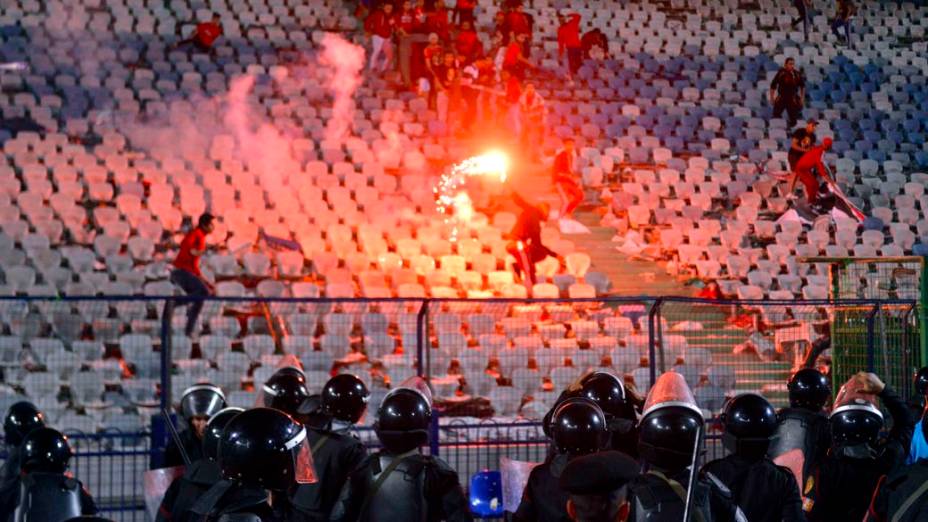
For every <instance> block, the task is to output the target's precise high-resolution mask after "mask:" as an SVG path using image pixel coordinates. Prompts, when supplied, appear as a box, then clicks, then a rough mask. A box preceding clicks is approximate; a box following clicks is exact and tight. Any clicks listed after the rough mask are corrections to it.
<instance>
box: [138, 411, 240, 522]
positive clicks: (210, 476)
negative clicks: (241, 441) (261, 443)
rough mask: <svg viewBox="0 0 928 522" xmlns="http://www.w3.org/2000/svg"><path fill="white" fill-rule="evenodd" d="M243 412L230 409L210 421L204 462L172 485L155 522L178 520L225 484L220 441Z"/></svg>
mask: <svg viewBox="0 0 928 522" xmlns="http://www.w3.org/2000/svg"><path fill="white" fill-rule="evenodd" d="M243 411H245V410H243V409H241V408H226V409H224V410H220V411H219V412H218V413H216V414H215V415H213V416H212V417H210V419H209V423H207V425H206V431H205V432H204V434H203V455H204V458H202V459H199V460H197V461H195V462H192V463H191V464H190V465H189V466H187V468H186V469H185V470H184V474H183V475H181V476H180V477H178V478H177V479H175V480H174V482H171V485H170V486H169V487H168V490H167V491H166V492H165V493H164V498H163V499H162V500H161V506H159V507H158V513H157V516H156V517H155V522H169V521H172V520H178V519H179V518H180V517H181V516H182V515H183V514H184V513H186V512H187V511H189V510H190V508H191V507H193V505H194V504H195V503H196V501H197V499H198V498H200V497H201V496H203V495H204V494H205V493H206V492H207V491H209V489H210V488H211V487H213V486H214V485H215V484H216V483H218V482H219V481H220V480H222V474H221V470H220V469H219V441H220V439H221V438H222V430H223V429H225V427H226V425H227V424H228V423H229V421H231V420H232V419H233V418H234V417H235V416H236V415H238V414H239V413H242V412H243Z"/></svg>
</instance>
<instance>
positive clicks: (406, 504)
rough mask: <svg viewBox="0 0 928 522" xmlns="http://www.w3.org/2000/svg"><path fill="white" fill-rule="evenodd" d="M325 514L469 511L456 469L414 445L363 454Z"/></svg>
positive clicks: (462, 515)
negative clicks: (401, 450) (404, 450)
mask: <svg viewBox="0 0 928 522" xmlns="http://www.w3.org/2000/svg"><path fill="white" fill-rule="evenodd" d="M331 520H334V521H338V522H342V521H355V520H360V521H364V522H399V521H410V522H412V521H416V520H418V521H423V522H433V521H434V522H437V521H440V520H447V521H449V522H459V521H464V522H467V521H470V520H473V516H472V515H471V513H470V509H469V506H468V502H467V499H466V498H465V496H464V491H463V490H462V489H461V484H460V482H459V481H458V474H457V472H456V471H454V470H453V469H451V467H450V466H448V464H446V463H445V462H444V461H443V460H441V459H439V458H437V457H430V456H426V455H421V454H420V453H419V452H418V449H416V450H412V451H410V452H407V453H404V454H400V455H393V454H389V453H386V452H378V453H375V454H373V455H369V456H367V457H366V458H365V459H364V461H363V462H362V463H361V466H360V467H359V468H358V469H357V470H355V471H354V472H353V473H352V474H351V476H350V477H349V479H348V481H347V482H346V483H345V487H344V488H343V489H342V493H341V496H340V497H339V500H338V502H337V503H336V505H335V509H334V510H333V512H332V516H331Z"/></svg>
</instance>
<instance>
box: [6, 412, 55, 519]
mask: <svg viewBox="0 0 928 522" xmlns="http://www.w3.org/2000/svg"><path fill="white" fill-rule="evenodd" d="M43 427H45V416H44V415H43V414H42V412H40V411H39V409H38V408H36V407H35V405H34V404H32V403H31V402H26V401H21V402H17V403H15V404H13V405H12V406H10V409H9V410H8V411H7V414H6V417H5V418H4V419H3V440H4V442H5V443H6V452H7V457H6V461H5V462H4V463H3V468H2V470H0V513H12V512H13V509H14V508H16V504H17V503H18V502H19V475H20V471H21V469H20V449H21V446H22V442H23V439H24V438H25V437H26V435H28V434H29V433H30V432H31V431H32V430H34V429H37V428H43ZM0 520H3V519H2V518H0Z"/></svg>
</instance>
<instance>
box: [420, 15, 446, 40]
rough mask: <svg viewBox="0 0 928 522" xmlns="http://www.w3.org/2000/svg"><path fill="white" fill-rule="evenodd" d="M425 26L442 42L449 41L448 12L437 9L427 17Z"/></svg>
mask: <svg viewBox="0 0 928 522" xmlns="http://www.w3.org/2000/svg"><path fill="white" fill-rule="evenodd" d="M425 26H426V27H427V28H428V31H429V32H430V33H435V34H437V35H438V36H439V37H440V38H441V39H442V40H447V39H448V28H449V23H448V10H447V9H436V10H434V11H432V12H431V13H428V14H427V15H425Z"/></svg>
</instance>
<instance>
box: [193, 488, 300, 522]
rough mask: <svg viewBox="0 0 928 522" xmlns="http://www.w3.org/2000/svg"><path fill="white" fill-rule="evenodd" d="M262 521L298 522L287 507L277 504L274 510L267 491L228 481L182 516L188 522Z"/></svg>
mask: <svg viewBox="0 0 928 522" xmlns="http://www.w3.org/2000/svg"><path fill="white" fill-rule="evenodd" d="M245 515H251V517H250V518H247V520H255V521H260V522H283V521H291V520H295V518H292V516H293V515H292V513H288V512H287V511H286V506H285V505H284V506H280V505H279V504H278V503H276V502H275V506H274V508H272V507H271V502H270V497H269V496H268V494H267V492H266V491H264V490H261V489H257V488H251V487H244V486H239V485H236V484H234V483H232V482H230V481H228V480H220V481H219V482H217V483H216V484H214V485H213V487H211V488H210V489H209V490H208V491H207V492H206V493H204V494H203V495H202V496H201V497H200V498H199V499H197V501H196V503H194V505H193V507H191V508H190V511H188V512H186V513H182V514H180V516H181V517H182V518H181V519H180V520H183V521H185V522H218V521H220V520H223V519H224V518H225V519H227V520H228V519H231V520H236V517H238V518H242V519H243V520H245V519H246V518H244V516H245Z"/></svg>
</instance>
